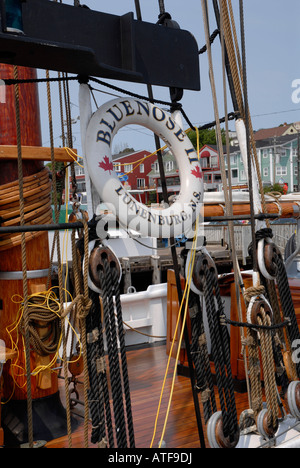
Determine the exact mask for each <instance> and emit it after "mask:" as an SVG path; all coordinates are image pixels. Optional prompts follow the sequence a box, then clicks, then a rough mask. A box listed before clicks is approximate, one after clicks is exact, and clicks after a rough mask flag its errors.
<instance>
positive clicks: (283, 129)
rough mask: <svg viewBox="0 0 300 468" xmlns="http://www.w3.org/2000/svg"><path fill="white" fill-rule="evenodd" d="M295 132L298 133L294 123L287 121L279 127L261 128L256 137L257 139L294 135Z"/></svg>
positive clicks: (255, 134)
mask: <svg viewBox="0 0 300 468" xmlns="http://www.w3.org/2000/svg"><path fill="white" fill-rule="evenodd" d="M293 133H295V134H296V133H297V130H296V128H295V127H294V124H287V123H285V124H283V125H280V126H279V127H272V128H262V129H261V130H257V131H256V132H255V133H254V139H255V141H259V140H267V139H268V138H278V137H281V136H285V135H292V134H293Z"/></svg>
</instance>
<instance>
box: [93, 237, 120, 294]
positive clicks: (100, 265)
mask: <svg viewBox="0 0 300 468" xmlns="http://www.w3.org/2000/svg"><path fill="white" fill-rule="evenodd" d="M105 261H107V262H108V264H109V266H110V268H116V270H117V276H118V278H119V280H120V278H121V275H122V269H121V266H120V262H119V259H118V258H117V257H116V255H115V254H114V252H113V251H112V250H111V249H110V248H109V247H107V246H103V245H101V244H100V242H98V243H97V242H96V243H95V246H94V248H93V250H92V251H91V253H90V258H89V275H90V279H91V281H92V282H93V283H94V285H95V286H96V287H97V288H99V289H101V284H100V279H99V271H104V262H105Z"/></svg>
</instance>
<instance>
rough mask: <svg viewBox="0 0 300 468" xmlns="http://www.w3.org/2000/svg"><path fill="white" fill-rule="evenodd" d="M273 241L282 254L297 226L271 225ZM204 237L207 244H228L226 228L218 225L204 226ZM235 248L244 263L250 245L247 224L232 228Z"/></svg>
mask: <svg viewBox="0 0 300 468" xmlns="http://www.w3.org/2000/svg"><path fill="white" fill-rule="evenodd" d="M271 227H272V231H273V235H274V237H273V240H274V243H275V244H276V245H277V246H278V247H279V249H280V250H281V252H282V253H284V249H285V246H286V243H287V241H288V240H289V239H290V237H291V236H292V235H293V234H294V232H295V231H296V229H297V224H291V223H286V224H272V226H271ZM204 235H205V237H206V240H207V243H208V244H219V245H222V244H224V242H225V243H227V244H229V230H228V226H220V225H211V224H210V225H205V226H204ZM234 236H235V246H236V251H237V252H239V253H240V255H242V258H243V260H244V261H245V259H246V257H247V256H248V246H249V244H250V243H251V226H250V225H249V224H241V225H238V226H234Z"/></svg>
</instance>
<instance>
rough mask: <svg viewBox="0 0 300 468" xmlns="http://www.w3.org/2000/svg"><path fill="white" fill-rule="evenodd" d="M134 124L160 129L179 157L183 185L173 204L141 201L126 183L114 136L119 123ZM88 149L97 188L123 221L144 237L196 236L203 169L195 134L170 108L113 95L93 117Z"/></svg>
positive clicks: (91, 174) (121, 222)
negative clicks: (120, 173)
mask: <svg viewBox="0 0 300 468" xmlns="http://www.w3.org/2000/svg"><path fill="white" fill-rule="evenodd" d="M132 124H137V125H142V126H144V127H146V128H148V129H150V130H151V131H153V132H154V133H156V134H157V135H158V136H159V137H160V138H161V139H162V140H163V141H164V142H165V144H166V145H168V147H169V149H170V151H171V152H172V153H173V155H174V157H175V159H176V162H177V165H178V170H179V177H180V183H181V190H180V193H179V195H178V196H177V197H176V199H175V201H174V203H173V204H172V205H170V206H168V207H165V208H162V209H160V208H158V207H157V206H146V205H144V204H143V203H141V202H139V201H137V200H136V199H135V198H134V197H133V196H132V195H131V194H130V193H129V192H128V191H127V190H126V189H125V187H124V186H123V185H122V183H121V182H120V179H119V177H118V175H117V173H116V172H115V170H114V168H113V161H112V142H113V138H114V137H115V135H116V133H117V132H118V130H120V128H122V127H124V126H125V125H132ZM85 149H86V163H87V168H88V173H89V176H90V178H91V180H92V182H93V184H94V186H95V189H96V190H97V192H98V193H99V195H100V198H101V200H102V201H103V202H104V203H105V204H106V206H107V207H108V209H110V210H112V211H113V213H114V214H115V215H116V217H117V218H118V221H119V223H120V225H121V226H124V227H126V228H128V229H129V230H132V231H137V232H138V233H140V234H141V235H142V236H143V237H156V238H170V237H177V236H180V235H185V236H186V237H187V238H191V237H193V229H194V224H195V221H196V219H197V217H198V216H199V214H200V209H201V205H202V203H203V177H202V171H201V166H200V162H199V159H198V156H197V153H196V151H195V149H194V147H193V145H192V143H191V141H190V139H189V138H188V136H187V135H186V134H185V132H184V131H183V130H182V128H181V127H180V126H179V125H178V124H177V123H176V122H175V120H174V119H173V118H172V116H171V115H170V114H169V113H167V112H166V111H164V110H162V109H160V108H159V107H157V106H155V105H154V104H151V103H148V102H144V101H141V100H139V99H134V98H128V99H127V98H124V99H122V98H121V99H120V98H119V99H114V100H112V101H109V102H107V103H106V104H104V105H102V106H101V107H99V109H98V110H97V111H96V112H95V113H94V114H93V116H92V117H91V119H90V121H89V123H88V127H87V132H86V141H85Z"/></svg>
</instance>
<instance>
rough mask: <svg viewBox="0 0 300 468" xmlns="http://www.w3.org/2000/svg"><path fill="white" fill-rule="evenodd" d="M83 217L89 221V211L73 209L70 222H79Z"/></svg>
mask: <svg viewBox="0 0 300 468" xmlns="http://www.w3.org/2000/svg"><path fill="white" fill-rule="evenodd" d="M81 219H83V220H85V221H86V222H88V220H89V214H88V212H87V211H85V210H78V211H72V213H70V215H69V223H77V221H80V220H81Z"/></svg>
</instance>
